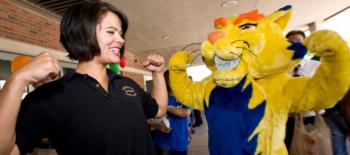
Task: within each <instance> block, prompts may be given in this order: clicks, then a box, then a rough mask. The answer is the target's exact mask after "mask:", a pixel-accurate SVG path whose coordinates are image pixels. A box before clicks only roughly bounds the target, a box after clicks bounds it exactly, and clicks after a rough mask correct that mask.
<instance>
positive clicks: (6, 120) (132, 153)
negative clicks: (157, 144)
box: [0, 1, 168, 155]
mask: <svg viewBox="0 0 350 155" xmlns="http://www.w3.org/2000/svg"><path fill="white" fill-rule="evenodd" d="M127 28H128V21H127V17H126V16H125V15H124V14H123V13H122V12H121V11H119V10H118V9H117V8H115V7H114V6H113V5H111V4H109V3H105V2H100V1H82V2H81V3H79V4H76V5H74V6H72V7H71V8H69V9H68V10H67V11H66V13H65V15H64V16H63V18H62V20H61V25H60V41H61V43H62V44H63V46H64V48H65V49H66V50H67V52H68V57H69V58H71V59H73V60H77V61H78V65H77V67H76V68H75V70H73V71H72V72H70V73H67V74H65V75H64V76H63V77H62V78H60V79H58V80H55V81H53V82H49V83H46V84H44V85H42V86H40V87H38V88H36V89H35V90H34V91H33V92H31V93H29V94H28V95H27V96H26V97H25V99H24V100H23V101H21V97H22V94H23V89H24V88H25V87H26V85H27V84H36V83H41V82H46V81H50V80H52V79H54V78H55V77H56V76H57V75H58V74H59V71H60V66H59V65H58V64H59V63H58V61H57V60H56V59H55V58H53V57H52V56H50V55H49V54H48V53H42V54H39V55H38V56H36V57H35V58H34V59H32V60H31V61H30V62H29V63H27V64H26V65H24V66H23V67H22V68H20V69H19V70H17V71H15V72H14V73H12V74H11V75H10V77H9V79H8V80H7V82H6V83H5V86H4V87H3V90H2V91H1V92H0V124H1V125H0V154H1V155H8V154H10V155H17V154H27V153H30V152H32V151H33V148H34V146H35V145H36V144H37V143H38V142H39V141H40V140H41V138H43V137H48V139H49V140H50V141H51V142H52V144H53V145H54V147H55V148H56V151H57V153H58V154H84V155H89V154H91V155H97V154H98V155H116V154H120V155H121V154H123V155H127V154H128V155H154V154H155V153H156V152H155V148H154V145H153V143H152V139H151V136H150V133H149V131H148V126H147V123H146V118H152V117H158V118H160V117H162V116H164V115H165V113H166V111H167V103H168V102H167V89H166V85H165V80H164V77H163V66H164V59H163V57H161V56H159V55H150V56H148V57H147V59H146V61H145V62H144V63H143V65H144V67H145V68H146V69H147V70H149V71H150V72H152V76H153V90H152V93H151V94H148V93H146V92H145V91H144V90H143V89H142V88H141V87H140V86H139V85H138V84H137V83H136V82H134V81H133V80H131V79H129V78H126V77H122V76H120V75H117V74H115V73H113V72H112V71H111V70H109V69H107V65H108V64H111V63H119V62H120V58H121V56H122V55H123V54H124V43H125V41H124V36H125V33H126V31H127Z"/></svg>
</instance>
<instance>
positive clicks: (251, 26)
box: [239, 23, 257, 30]
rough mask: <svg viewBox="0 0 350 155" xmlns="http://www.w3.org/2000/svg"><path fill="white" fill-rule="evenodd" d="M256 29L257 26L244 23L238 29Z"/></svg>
mask: <svg viewBox="0 0 350 155" xmlns="http://www.w3.org/2000/svg"><path fill="white" fill-rule="evenodd" d="M256 27H257V24H252V23H246V24H243V25H241V26H239V29H241V30H246V29H256Z"/></svg>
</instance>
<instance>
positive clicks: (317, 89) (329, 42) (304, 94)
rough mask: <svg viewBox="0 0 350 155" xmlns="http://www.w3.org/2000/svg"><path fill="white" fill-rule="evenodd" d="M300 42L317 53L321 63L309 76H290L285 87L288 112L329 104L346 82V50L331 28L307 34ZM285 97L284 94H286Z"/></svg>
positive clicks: (349, 55) (348, 57) (348, 78)
mask: <svg viewBox="0 0 350 155" xmlns="http://www.w3.org/2000/svg"><path fill="white" fill-rule="evenodd" d="M304 44H305V45H306V47H307V48H308V49H309V50H310V52H312V53H315V54H316V55H319V56H321V65H320V66H319V68H318V70H317V72H316V73H315V75H314V76H313V77H312V78H291V80H290V82H289V83H288V84H287V86H286V87H285V89H287V90H286V91H287V92H289V93H290V94H294V95H292V96H290V97H291V98H290V99H291V101H292V103H291V108H290V112H305V111H311V110H319V109H325V108H331V107H333V106H334V105H335V104H336V103H337V102H338V101H339V100H340V99H341V98H342V96H343V95H344V94H345V93H346V91H347V89H348V87H349V84H350V69H349V68H350V63H349V62H350V51H349V47H348V45H347V43H346V42H345V41H344V40H343V39H342V38H341V37H340V36H339V35H338V34H337V33H336V32H334V31H330V30H322V31H318V32H315V33H313V34H311V35H310V37H308V38H307V39H306V40H305V42H304ZM287 98H288V97H287Z"/></svg>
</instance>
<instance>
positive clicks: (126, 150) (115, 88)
mask: <svg viewBox="0 0 350 155" xmlns="http://www.w3.org/2000/svg"><path fill="white" fill-rule="evenodd" d="M107 72H108V75H109V86H108V89H109V90H108V92H106V91H105V90H104V89H103V88H102V87H101V86H100V84H99V83H98V82H97V81H96V80H95V79H94V78H92V77H90V76H89V75H83V74H79V73H77V72H75V71H72V72H71V73H67V74H66V75H65V76H64V77H62V78H61V79H59V80H56V81H54V82H51V83H48V84H45V85H43V86H41V87H39V88H37V89H36V90H35V91H33V92H31V93H29V94H28V95H27V96H26V98H25V99H24V100H23V102H22V106H21V110H20V112H19V116H18V121H17V127H16V128H17V129H16V135H17V140H16V144H17V145H18V147H19V150H20V152H21V154H25V153H27V152H31V151H32V150H33V147H34V146H35V145H36V144H37V143H38V141H39V140H40V139H41V138H42V137H48V138H49V139H50V141H51V142H52V143H53V145H54V147H55V148H56V150H57V152H58V154H63V155H71V154H72V155H73V154H74V155H78V154H84V155H86V154H91V155H107V154H108V155H153V154H155V151H154V148H153V143H152V141H151V137H150V133H149V131H148V126H147V123H146V120H145V119H146V118H151V117H154V116H155V115H156V114H157V112H158V105H157V104H156V101H155V99H153V98H152V97H151V96H150V94H148V93H146V92H145V91H144V90H143V89H142V88H140V87H139V86H138V85H137V84H136V83H135V82H134V81H133V80H131V79H129V78H126V77H122V76H119V75H116V74H113V73H111V71H109V70H108V71H107Z"/></svg>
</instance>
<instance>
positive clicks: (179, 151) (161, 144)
mask: <svg viewBox="0 0 350 155" xmlns="http://www.w3.org/2000/svg"><path fill="white" fill-rule="evenodd" d="M164 77H165V81H166V85H167V89H168V94H169V97H168V112H167V118H168V119H169V122H170V128H171V131H170V132H169V133H163V132H160V131H155V132H154V135H153V136H154V143H155V146H156V148H157V153H158V155H187V150H188V138H189V132H188V123H189V122H188V117H189V116H190V114H191V109H190V108H188V107H186V106H184V105H183V104H181V103H180V102H178V101H176V99H175V97H174V96H173V94H172V91H171V89H170V86H169V71H168V70H167V71H166V72H165V73H164Z"/></svg>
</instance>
